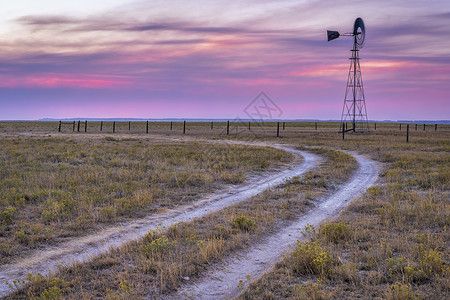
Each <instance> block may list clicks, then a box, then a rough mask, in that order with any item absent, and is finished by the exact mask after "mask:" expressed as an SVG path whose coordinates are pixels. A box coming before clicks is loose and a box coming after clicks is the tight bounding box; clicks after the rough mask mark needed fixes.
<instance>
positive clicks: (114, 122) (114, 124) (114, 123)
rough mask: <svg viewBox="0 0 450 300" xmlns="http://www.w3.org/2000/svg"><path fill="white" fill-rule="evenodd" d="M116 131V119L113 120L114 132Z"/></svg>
mask: <svg viewBox="0 0 450 300" xmlns="http://www.w3.org/2000/svg"><path fill="white" fill-rule="evenodd" d="M114 132H116V121H113V133H114Z"/></svg>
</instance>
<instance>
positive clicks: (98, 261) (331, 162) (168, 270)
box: [10, 149, 355, 299]
mask: <svg viewBox="0 0 450 300" xmlns="http://www.w3.org/2000/svg"><path fill="white" fill-rule="evenodd" d="M313 151H317V152H320V153H322V154H324V157H325V161H324V162H323V164H322V165H321V166H320V168H317V169H315V170H313V171H310V172H309V173H308V174H307V175H306V176H304V177H302V178H298V177H295V178H292V179H291V180H289V181H287V182H285V183H284V184H281V185H279V186H277V187H276V188H273V189H270V190H267V191H265V192H263V193H261V194H259V195H257V196H254V197H252V198H250V199H248V200H246V201H243V202H241V203H239V204H235V205H232V206H230V207H227V208H225V209H222V210H221V211H219V212H216V213H212V214H209V215H207V216H205V217H202V218H200V219H197V220H195V221H192V222H189V223H179V224H176V225H172V226H171V227H169V228H159V229H158V230H154V231H150V232H149V233H148V234H147V235H146V236H145V237H144V238H143V239H142V240H140V241H136V242H132V243H129V244H127V245H125V246H123V247H121V248H119V249H114V250H112V251H110V252H109V253H107V254H103V255H100V256H99V257H96V258H95V259H94V260H93V261H92V262H88V263H83V264H77V265H75V266H72V267H66V268H64V267H63V268H61V270H60V271H59V272H58V273H57V274H55V275H54V276H48V277H46V278H47V281H46V282H39V283H38V284H34V283H33V282H28V284H27V285H26V286H25V287H24V288H22V289H19V290H17V291H16V292H15V293H14V294H12V295H10V297H11V298H21V297H23V298H26V297H36V296H39V295H42V293H43V292H44V291H48V290H49V289H51V288H52V286H51V285H50V284H49V282H51V280H53V278H58V279H60V280H62V281H63V282H69V283H71V284H70V285H69V287H68V288H66V289H65V290H64V291H62V293H63V295H64V297H66V298H83V297H84V298H88V299H89V298H96V297H101V298H107V297H110V296H111V295H123V291H122V290H121V288H120V282H123V281H126V282H128V283H130V284H131V288H130V291H131V292H130V293H131V294H127V297H132V298H148V297H150V298H154V297H156V298H157V297H160V296H162V295H164V294H168V293H170V292H172V291H174V290H176V289H177V288H178V287H179V285H180V284H181V283H182V282H183V281H186V278H187V279H188V280H194V279H195V278H196V277H198V276H201V274H202V272H204V271H205V270H206V269H207V268H208V266H210V265H212V264H214V263H217V262H220V261H222V260H224V259H226V257H227V256H228V255H229V254H231V253H233V252H235V251H237V250H241V249H245V248H248V247H251V245H252V244H254V243H256V242H257V241H258V240H260V239H263V238H264V237H266V236H267V235H269V234H271V233H275V232H276V231H277V230H278V229H281V228H282V227H284V226H287V225H288V224H289V223H290V222H292V221H293V220H295V219H297V218H298V216H299V215H300V214H302V213H303V212H304V211H305V210H307V209H308V208H309V207H310V206H312V205H314V201H315V200H317V199H319V198H320V196H321V195H323V194H324V193H326V192H329V191H330V190H331V189H333V188H334V186H335V185H336V184H337V183H338V182H340V181H344V180H346V179H348V176H350V174H351V170H352V169H354V168H355V161H354V160H353V159H352V158H351V157H349V156H348V155H347V154H341V153H336V152H337V151H335V150H326V149H316V150H313ZM334 174H344V175H342V176H341V177H339V178H337V177H333V176H334Z"/></svg>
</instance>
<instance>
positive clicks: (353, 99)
mask: <svg viewBox="0 0 450 300" xmlns="http://www.w3.org/2000/svg"><path fill="white" fill-rule="evenodd" d="M342 35H343V36H352V37H353V40H354V43H353V49H352V50H350V51H351V52H352V57H351V58H350V70H349V71H348V79H347V87H346V90H345V98H344V107H343V108H342V115H341V125H340V132H342V131H353V132H356V131H364V130H365V131H368V130H369V121H368V119H367V110H366V98H365V96H364V85H363V81H362V75H361V67H360V65H359V50H360V49H361V48H362V47H363V46H364V39H365V35H366V31H365V26H364V22H363V20H362V19H361V18H357V19H356V20H355V24H354V25H353V32H351V33H344V34H342ZM327 36H328V41H332V40H334V39H337V38H339V36H341V34H340V33H339V32H338V31H331V30H327ZM347 122H351V127H350V128H347ZM344 123H345V125H344ZM343 126H345V128H343Z"/></svg>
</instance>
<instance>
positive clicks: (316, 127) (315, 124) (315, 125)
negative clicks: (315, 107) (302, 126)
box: [314, 122, 344, 130]
mask: <svg viewBox="0 0 450 300" xmlns="http://www.w3.org/2000/svg"><path fill="white" fill-rule="evenodd" d="M314 127H315V128H316V130H317V122H316V123H315V126H314ZM342 129H344V128H342Z"/></svg>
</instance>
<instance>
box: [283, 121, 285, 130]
mask: <svg viewBox="0 0 450 300" xmlns="http://www.w3.org/2000/svg"><path fill="white" fill-rule="evenodd" d="M284 128H285V122H283V130H284Z"/></svg>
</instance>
